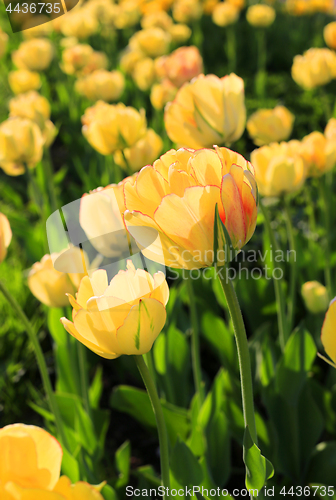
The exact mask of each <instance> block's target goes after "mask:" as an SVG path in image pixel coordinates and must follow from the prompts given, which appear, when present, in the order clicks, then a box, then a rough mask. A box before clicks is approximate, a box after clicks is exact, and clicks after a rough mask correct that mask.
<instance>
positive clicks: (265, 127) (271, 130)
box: [246, 106, 295, 146]
mask: <svg viewBox="0 0 336 500" xmlns="http://www.w3.org/2000/svg"><path fill="white" fill-rule="evenodd" d="M294 119H295V117H294V115H292V113H291V112H290V111H289V110H288V109H287V108H285V106H276V107H275V108H274V109H259V110H258V111H256V112H255V113H253V114H252V115H251V116H250V118H249V119H248V120H247V124H246V128H247V130H248V133H249V135H250V137H251V138H252V139H253V142H254V144H256V145H257V146H263V145H264V144H269V143H270V142H279V141H283V140H286V139H288V137H289V136H290V134H291V133H292V130H293V123H294Z"/></svg>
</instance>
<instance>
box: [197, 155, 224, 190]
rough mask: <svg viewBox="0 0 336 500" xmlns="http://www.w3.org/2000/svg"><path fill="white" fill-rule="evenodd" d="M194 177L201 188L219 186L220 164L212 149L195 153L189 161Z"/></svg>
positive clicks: (220, 176) (220, 177)
mask: <svg viewBox="0 0 336 500" xmlns="http://www.w3.org/2000/svg"><path fill="white" fill-rule="evenodd" d="M190 163H191V168H192V170H193V172H194V175H195V177H196V179H197V180H198V182H199V183H200V184H201V186H207V185H212V186H218V187H219V186H220V185H221V179H222V163H221V161H220V158H219V156H218V154H217V153H216V151H214V150H213V149H200V150H199V151H195V154H194V155H193V158H192V160H191V161H190Z"/></svg>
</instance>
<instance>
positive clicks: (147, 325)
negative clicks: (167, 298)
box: [117, 298, 166, 354]
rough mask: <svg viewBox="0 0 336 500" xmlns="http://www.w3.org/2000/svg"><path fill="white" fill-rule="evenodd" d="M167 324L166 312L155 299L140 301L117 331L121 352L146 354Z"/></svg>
mask: <svg viewBox="0 0 336 500" xmlns="http://www.w3.org/2000/svg"><path fill="white" fill-rule="evenodd" d="M165 322H166V310H165V308H164V306H163V305H162V304H161V303H160V302H159V301H158V300H155V299H150V298H147V299H143V300H140V302H139V304H138V305H134V306H133V307H132V309H131V310H130V312H129V314H128V316H127V318H126V320H125V322H124V324H123V325H122V326H121V327H120V328H119V329H118V331H117V339H118V343H119V351H120V352H123V353H124V354H144V353H146V352H148V351H149V350H150V349H151V348H152V345H153V342H154V340H155V339H156V338H157V336H158V335H159V333H160V332H161V330H162V328H163V327H164V324H165Z"/></svg>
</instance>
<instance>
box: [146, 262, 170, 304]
mask: <svg viewBox="0 0 336 500" xmlns="http://www.w3.org/2000/svg"><path fill="white" fill-rule="evenodd" d="M150 298H151V299H156V300H158V301H159V302H161V304H163V305H164V306H165V305H166V304H167V302H168V299H169V287H168V283H167V281H166V278H165V275H164V274H163V273H162V272H161V271H158V272H157V273H155V274H154V290H153V291H152V293H151V294H150Z"/></svg>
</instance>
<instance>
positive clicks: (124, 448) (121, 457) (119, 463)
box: [115, 441, 131, 488]
mask: <svg viewBox="0 0 336 500" xmlns="http://www.w3.org/2000/svg"><path fill="white" fill-rule="evenodd" d="M130 460H131V443H130V442H129V441H125V442H124V443H123V444H122V445H121V446H120V448H118V450H117V451H116V454H115V462H116V468H117V470H118V472H119V477H118V481H117V483H116V488H121V487H123V486H125V485H127V484H128V480H129V472H130V466H131V463H130Z"/></svg>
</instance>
